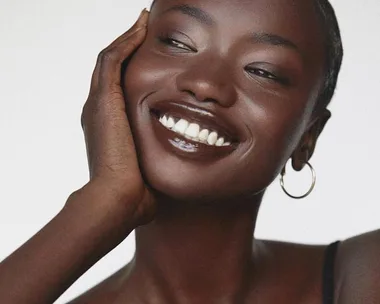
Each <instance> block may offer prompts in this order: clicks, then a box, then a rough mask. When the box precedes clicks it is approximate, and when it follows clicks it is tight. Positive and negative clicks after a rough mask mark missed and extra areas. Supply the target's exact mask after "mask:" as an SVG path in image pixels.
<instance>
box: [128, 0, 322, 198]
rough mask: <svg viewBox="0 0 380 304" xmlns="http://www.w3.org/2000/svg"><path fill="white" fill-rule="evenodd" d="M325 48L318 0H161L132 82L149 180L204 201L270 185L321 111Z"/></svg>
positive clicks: (133, 114)
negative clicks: (315, 112) (314, 113)
mask: <svg viewBox="0 0 380 304" xmlns="http://www.w3.org/2000/svg"><path fill="white" fill-rule="evenodd" d="M323 50H324V48H323V36H322V35H321V31H320V26H319V22H318V17H317V14H316V12H315V9H314V5H313V2H312V0H310V1H305V0H250V1H247V0H236V1H230V0H223V1H221V0H157V2H156V4H155V6H154V9H153V10H152V12H151V15H150V19H149V26H148V34H147V37H146V40H145V42H144V43H143V44H142V46H141V47H140V48H139V49H138V51H137V52H136V53H135V55H134V56H133V57H132V59H131V61H130V62H129V64H128V68H127V70H126V75H125V81H124V89H125V93H126V98H127V110H128V116H129V119H130V123H131V128H132V131H133V134H134V138H135V142H136V148H137V150H138V154H139V160H140V164H141V168H142V171H143V174H144V176H145V178H146V180H147V181H148V183H149V184H150V185H151V186H152V187H153V188H155V189H156V190H158V191H160V192H162V193H165V194H167V195H169V196H171V197H173V198H176V199H182V200H197V201H206V200H207V201H209V200H218V199H222V198H227V197H234V196H239V195H245V194H249V195H251V194H255V193H258V192H261V191H262V190H264V189H265V188H266V187H267V186H268V185H269V184H270V183H271V182H272V181H273V180H274V178H275V177H276V176H277V175H278V174H279V172H280V171H281V169H282V168H283V166H284V165H285V163H286V161H287V160H288V159H289V157H291V155H292V154H293V152H294V151H295V149H296V148H297V146H299V145H300V141H301V138H302V135H304V133H305V132H306V131H307V129H308V127H310V123H311V121H312V119H314V118H315V117H312V111H313V108H314V105H315V101H316V97H317V95H318V92H319V89H320V86H321V83H322V81H323V73H324V71H323V67H324V53H323ZM164 116H165V117H164ZM205 130H207V131H208V132H207V131H205ZM222 138H223V139H222Z"/></svg>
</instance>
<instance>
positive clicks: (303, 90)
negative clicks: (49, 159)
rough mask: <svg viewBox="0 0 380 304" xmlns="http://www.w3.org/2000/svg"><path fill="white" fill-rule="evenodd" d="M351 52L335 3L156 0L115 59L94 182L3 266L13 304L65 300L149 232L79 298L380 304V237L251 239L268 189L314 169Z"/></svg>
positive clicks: (86, 111) (102, 97) (91, 134)
mask: <svg viewBox="0 0 380 304" xmlns="http://www.w3.org/2000/svg"><path fill="white" fill-rule="evenodd" d="M273 16H275V18H273ZM148 17H149V18H148ZM148 19H149V20H148ZM341 57H342V50H341V44H340V37H339V30H338V28H337V25H336V20H335V16H334V13H333V11H332V9H331V7H330V6H329V5H328V4H327V3H325V1H322V0H320V1H314V0H308V1H304V0H296V1H290V0H265V1H264V0H262V1H261V0H260V1H227V0H223V1H220V0H219V1H217V0H203V1H201V0H192V1H190V0H157V1H156V3H155V4H154V5H153V7H152V9H151V14H148V13H147V12H143V13H142V15H141V16H140V18H139V20H138V21H137V23H136V24H135V25H134V26H133V27H132V28H131V29H130V30H129V31H128V32H126V33H125V34H124V35H122V36H121V37H120V38H118V39H117V40H116V41H114V42H113V43H112V44H111V45H110V46H109V47H108V48H106V49H105V50H104V51H102V52H101V53H100V56H99V59H98V62H97V65H96V68H95V70H94V73H93V78H92V83H91V89H90V94H89V97H88V100H87V101H86V104H85V106H84V108H83V113H82V127H83V130H84V133H85V137H86V144H87V155H88V162H89V171H90V181H89V182H88V183H87V184H86V185H85V186H84V187H82V188H81V189H79V190H77V191H75V192H73V193H72V194H71V195H70V197H69V198H68V200H67V202H66V204H65V206H64V208H63V209H62V211H61V212H60V213H59V214H58V215H57V216H56V217H55V218H54V219H53V220H52V221H51V222H50V223H49V224H47V225H46V226H45V227H44V228H43V229H42V230H41V231H40V232H39V233H38V234H37V235H36V236H34V237H33V238H32V239H31V240H29V241H28V242H27V243H26V244H25V245H23V246H22V247H21V248H20V249H18V250H17V251H16V252H15V253H13V254H12V255H11V256H10V257H8V258H7V259H6V260H5V261H3V262H2V264H1V266H0V303H12V304H13V303H31V304H33V303H52V302H53V301H54V300H55V299H57V298H58V297H59V296H60V295H61V294H62V293H63V292H64V291H65V290H66V289H67V288H68V287H69V286H70V285H71V284H72V283H73V282H74V281H75V280H76V279H77V278H78V277H80V276H81V275H82V274H83V273H84V272H85V271H86V270H87V269H88V268H90V267H91V266H92V265H93V264H94V263H95V262H96V261H98V260H99V259H100V258H101V257H102V256H104V255H105V254H106V253H107V252H109V251H110V250H111V249H113V248H114V247H115V246H116V245H117V244H119V243H120V242H121V241H122V240H123V239H125V238H126V237H127V236H128V235H129V233H130V232H131V231H132V230H134V229H136V254H135V257H134V259H133V261H132V262H131V263H129V264H128V265H127V266H125V267H124V268H122V269H120V271H118V272H117V273H115V274H114V275H113V276H111V277H110V278H107V279H106V280H105V281H104V282H102V283H100V284H99V285H98V286H96V287H94V288H93V289H92V290H90V291H89V292H87V293H86V294H84V295H83V296H81V297H79V298H77V299H75V300H73V301H72V302H71V303H284V304H287V303H289V304H290V303H291V304H294V303H379V302H380V292H379V291H378V290H379V289H378V288H376V282H377V281H376V280H377V278H378V273H379V269H380V265H379V263H378V262H377V256H378V253H379V252H380V248H379V246H380V244H379V241H378V239H379V233H378V232H373V233H369V234H366V235H362V236H358V237H355V238H352V239H349V240H346V241H342V242H341V243H340V244H339V246H337V245H338V243H333V244H330V245H326V246H305V245H297V244H287V243H281V242H274V241H268V240H260V239H256V238H252V235H253V232H254V228H255V223H256V219H257V214H258V210H259V206H260V204H261V200H262V198H263V194H264V192H265V189H266V188H267V187H268V185H269V184H270V183H271V182H272V181H273V180H274V179H275V178H276V176H277V175H278V174H281V173H282V174H283V175H284V170H283V168H284V167H285V164H286V163H287V161H288V160H289V159H291V160H292V166H293V168H294V169H295V170H296V171H299V170H301V169H302V168H303V167H304V166H305V165H307V166H308V164H309V161H310V158H311V156H312V155H313V152H314V149H315V145H316V142H317V139H318V137H319V135H320V134H321V132H322V130H323V127H324V126H325V124H326V122H327V121H328V119H329V118H330V112H329V111H328V110H327V109H326V106H327V105H328V103H329V102H330V99H331V97H332V95H333V91H334V88H335V84H336V80H337V76H338V72H339V69H340V63H341ZM126 113H127V114H128V115H126ZM311 188H312V187H311ZM284 189H285V190H287V189H286V184H285V185H284ZM289 194H290V195H292V193H289ZM57 239H58V240H59V242H57V241H56V240H57ZM334 261H336V263H334ZM334 270H335V271H334ZM363 274H364V275H363ZM334 283H335V284H334Z"/></svg>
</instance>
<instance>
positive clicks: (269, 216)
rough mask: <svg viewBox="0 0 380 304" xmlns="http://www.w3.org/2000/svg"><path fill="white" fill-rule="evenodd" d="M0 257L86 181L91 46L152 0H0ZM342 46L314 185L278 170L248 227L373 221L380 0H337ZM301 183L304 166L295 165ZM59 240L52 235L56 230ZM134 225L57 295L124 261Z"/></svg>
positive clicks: (340, 233)
mask: <svg viewBox="0 0 380 304" xmlns="http://www.w3.org/2000/svg"><path fill="white" fill-rule="evenodd" d="M0 3H1V4H0V170H1V171H0V173H1V174H0V238H1V242H0V260H2V259H3V258H5V257H6V256H7V255H9V254H10V253H11V252H12V251H14V250H15V249H16V248H17V247H19V246H20V245H21V244H22V243H24V242H25V241H26V240H27V239H28V238H30V237H31V236H32V235H33V234H34V233H36V232H37V231H38V230H39V229H40V228H42V227H43V226H44V225H45V224H46V223H47V222H48V221H49V220H50V219H51V218H52V217H54V216H55V215H56V214H57V212H59V210H60V209H61V208H62V206H63V205H64V203H65V201H66V199H67V197H68V196H69V195H70V193H72V192H73V191H74V190H76V189H78V188H80V187H81V186H83V185H84V184H85V183H86V182H87V181H88V170H87V159H86V153H85V144H84V139H83V134H82V129H81V127H80V114H81V109H82V106H83V104H84V102H85V99H86V97H87V93H88V88H89V82H90V77H91V73H92V70H93V67H94V64H95V60H96V57H97V54H98V53H99V51H100V50H101V49H103V48H104V47H106V46H107V45H108V44H109V43H110V42H111V41H112V40H113V39H114V38H116V37H117V36H119V35H120V34H121V33H123V32H124V31H126V30H127V29H128V28H129V27H130V26H131V25H132V24H133V22H134V21H135V19H136V18H137V16H138V14H139V12H140V11H141V9H142V8H144V7H149V5H150V1H148V0H144V1H143V0H135V1H133V0H108V1H105V0H91V1H90V0H87V1H85V0H81V1H76V0H75V1H74V0H65V1H63V0H60V1H59V0H56V1H48V0H34V1H27V0H13V1H6V0H0ZM333 5H334V6H335V9H336V12H337V16H338V19H339V21H340V26H341V30H342V38H343V42H344V48H345V57H344V62H343V67H342V72H341V75H340V79H339V84H338V88H337V91H336V95H335V98H334V100H333V103H332V104H331V106H330V109H331V111H332V113H333V116H332V119H331V120H330V122H329V124H328V125H327V127H326V129H325V130H324V133H323V134H322V136H321V138H320V141H319V143H318V146H317V150H316V153H315V155H314V157H313V158H312V161H311V163H312V165H313V166H314V167H315V170H316V172H317V185H316V188H315V190H314V192H313V193H312V194H311V195H310V197H308V198H307V199H305V200H301V201H294V200H292V199H290V198H287V197H286V196H285V194H284V193H283V192H282V190H281V188H280V185H279V182H278V180H276V181H275V182H274V183H273V184H272V186H271V187H270V189H269V190H268V193H267V194H266V196H265V199H264V203H263V205H262V209H261V211H260V216H259V220H258V224H257V232H256V236H257V237H259V238H269V239H277V240H284V241H292V242H301V243H309V244H324V243H329V242H332V241H335V240H337V239H345V238H347V237H350V236H354V235H357V234H359V233H363V232H366V231H369V230H374V229H377V228H379V227H380V206H379V205H380V199H379V195H378V194H379V170H380V160H379V156H380V136H379V132H380V119H379V116H380V93H379V86H380V73H379V69H380V51H379V49H380V35H379V32H378V28H380V2H379V1H378V0H361V1H356V0H335V1H333ZM289 175H290V176H289V178H290V179H289V180H287V182H288V183H289V184H288V185H289V188H290V189H291V190H292V191H293V192H295V193H302V192H304V191H305V189H307V187H308V184H309V183H310V175H309V172H307V170H306V169H305V172H301V173H297V174H296V173H291V174H290V171H289ZM57 242H59V240H57ZM133 252H134V234H131V235H130V236H129V237H128V239H127V240H126V241H125V242H123V243H122V244H121V245H120V246H119V247H117V248H116V249H115V250H114V251H112V252H111V253H110V254H109V255H107V256H106V257H105V258H103V259H102V260H101V261H100V262H99V263H98V264H96V265H95V266H94V267H93V268H92V269H91V270H90V271H88V272H87V273H86V274H85V275H84V276H83V277H82V278H81V279H80V280H78V281H77V283H76V284H74V285H73V286H72V287H71V288H70V289H69V290H68V291H67V292H66V293H65V294H64V295H63V296H62V297H61V299H60V300H58V301H57V303H64V302H65V301H67V300H69V299H71V298H72V297H74V296H76V295H77V294H79V293H81V292H82V291H84V290H86V289H88V288H89V287H90V286H92V285H94V284H95V283H97V282H99V281H100V280H102V279H104V278H105V277H106V276H108V275H109V274H111V273H113V272H114V271H115V270H116V269H118V268H119V267H121V266H122V265H124V264H125V263H126V262H128V261H129V260H130V258H131V257H132V255H133Z"/></svg>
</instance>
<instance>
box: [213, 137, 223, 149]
mask: <svg viewBox="0 0 380 304" xmlns="http://www.w3.org/2000/svg"><path fill="white" fill-rule="evenodd" d="M223 144H224V138H223V137H220V138H219V139H218V140H217V141H216V143H215V146H217V147H221V146H223Z"/></svg>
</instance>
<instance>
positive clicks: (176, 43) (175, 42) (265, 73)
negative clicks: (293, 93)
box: [159, 37, 289, 85]
mask: <svg viewBox="0 0 380 304" xmlns="http://www.w3.org/2000/svg"><path fill="white" fill-rule="evenodd" d="M159 39H160V41H161V42H162V43H164V44H166V45H168V46H170V47H174V48H177V49H181V50H186V51H192V52H197V50H195V49H193V48H192V47H190V46H188V45H186V44H185V43H182V42H180V41H178V40H176V39H173V38H170V37H160V38H159ZM246 71H247V72H248V73H250V74H254V75H256V76H259V77H262V78H266V79H269V80H271V81H275V82H278V83H280V84H282V85H289V81H288V80H287V79H286V78H282V77H277V76H276V75H274V74H272V73H270V72H268V71H266V70H263V69H259V68H246Z"/></svg>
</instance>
